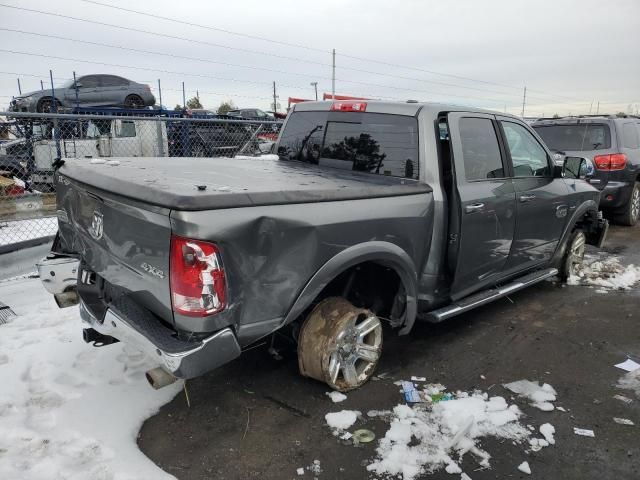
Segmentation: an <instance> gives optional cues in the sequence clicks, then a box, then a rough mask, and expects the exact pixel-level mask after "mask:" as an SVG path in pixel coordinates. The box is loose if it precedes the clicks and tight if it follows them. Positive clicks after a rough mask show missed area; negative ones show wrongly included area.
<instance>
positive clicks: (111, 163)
mask: <svg viewBox="0 0 640 480" xmlns="http://www.w3.org/2000/svg"><path fill="white" fill-rule="evenodd" d="M107 165H109V166H110V167H117V166H118V165H120V160H109V161H107Z"/></svg>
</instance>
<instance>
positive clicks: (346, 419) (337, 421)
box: [324, 410, 362, 433]
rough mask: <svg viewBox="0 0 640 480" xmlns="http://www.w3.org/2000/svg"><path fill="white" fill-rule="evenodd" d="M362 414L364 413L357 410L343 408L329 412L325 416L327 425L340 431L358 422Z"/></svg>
mask: <svg viewBox="0 0 640 480" xmlns="http://www.w3.org/2000/svg"><path fill="white" fill-rule="evenodd" d="M360 415H362V414H361V413H360V412H359V411H357V410H342V411H340V412H331V413H327V414H326V415H325V416H324V418H325V420H326V421H327V425H329V427H331V428H332V429H334V431H335V433H339V432H341V431H343V430H346V429H347V428H349V427H351V426H352V425H353V424H354V423H356V420H357V419H358V417H359V416H360Z"/></svg>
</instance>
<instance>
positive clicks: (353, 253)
mask: <svg viewBox="0 0 640 480" xmlns="http://www.w3.org/2000/svg"><path fill="white" fill-rule="evenodd" d="M363 262H376V263H379V264H381V265H384V266H387V267H389V268H392V269H393V270H394V271H395V272H396V273H397V274H398V276H399V277H400V280H401V281H402V283H403V286H404V291H405V293H406V310H405V314H404V319H403V320H404V321H403V326H402V328H401V329H400V331H399V334H400V335H404V334H406V333H409V331H410V330H411V327H412V326H413V323H414V321H415V318H416V312H417V302H416V297H417V275H416V269H415V265H414V264H413V261H412V260H411V258H410V257H409V255H407V253H406V252H405V251H404V250H403V249H402V248H400V247H399V246H397V245H395V244H393V243H389V242H380V241H374V242H366V243H361V244H358V245H354V246H351V247H349V248H347V249H345V250H343V251H341V252H340V253H338V254H337V255H336V256H334V257H333V258H331V260H329V261H328V262H327V263H325V264H324V265H323V266H322V267H321V268H320V269H319V270H318V271H317V272H316V273H315V274H314V275H313V277H311V279H310V280H309V281H308V282H307V284H306V285H305V287H304V288H303V289H302V292H300V294H299V295H298V297H297V299H296V301H295V302H294V303H293V306H292V307H291V308H290V309H289V312H288V313H287V315H286V317H285V319H284V322H283V324H285V325H286V324H288V323H291V322H292V321H294V320H295V319H296V318H298V317H299V316H300V315H301V314H302V312H304V311H305V310H306V309H307V308H308V307H309V306H310V305H311V303H312V302H313V301H314V300H315V299H316V298H317V297H318V295H319V294H320V293H321V292H322V290H323V289H324V288H325V287H326V286H327V285H328V284H329V283H330V282H331V281H332V280H334V279H335V278H336V277H337V276H338V275H340V274H341V273H342V272H344V271H345V270H347V269H349V268H351V267H353V266H354V265H358V264H359V263H363Z"/></svg>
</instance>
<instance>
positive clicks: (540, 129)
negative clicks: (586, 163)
mask: <svg viewBox="0 0 640 480" xmlns="http://www.w3.org/2000/svg"><path fill="white" fill-rule="evenodd" d="M533 128H535V130H536V132H537V133H538V135H540V136H541V137H542V139H543V140H544V141H545V143H546V144H547V146H548V147H549V148H550V149H551V150H552V151H554V152H555V153H556V156H557V158H558V159H559V160H561V159H562V158H563V157H564V156H565V155H569V156H572V155H578V156H581V157H585V158H587V159H589V160H591V161H592V162H593V166H594V170H593V175H592V176H591V177H590V178H588V179H587V181H588V182H590V183H591V185H593V186H594V187H596V188H597V189H598V190H600V191H601V192H602V194H601V195H600V207H601V208H602V209H603V210H604V211H605V212H607V213H609V214H610V215H611V217H612V218H613V220H615V221H616V222H618V223H621V224H623V225H635V224H636V223H637V222H638V217H640V117H633V116H630V117H622V118H620V117H613V116H600V117H564V118H554V119H544V120H539V121H537V122H535V123H534V124H533Z"/></svg>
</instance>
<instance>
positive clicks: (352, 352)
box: [327, 314, 382, 388]
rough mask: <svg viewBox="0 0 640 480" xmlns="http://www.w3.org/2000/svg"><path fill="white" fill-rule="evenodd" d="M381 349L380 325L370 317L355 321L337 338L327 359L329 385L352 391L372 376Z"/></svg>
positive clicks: (358, 318) (356, 318) (375, 318)
mask: <svg viewBox="0 0 640 480" xmlns="http://www.w3.org/2000/svg"><path fill="white" fill-rule="evenodd" d="M381 347H382V324H381V323H380V319H379V318H378V317H377V316H375V315H373V314H371V315H369V316H366V315H364V314H362V315H359V316H358V317H354V318H353V320H352V321H351V322H350V325H349V326H348V327H347V328H345V329H344V330H342V332H340V333H339V335H338V337H337V338H336V346H335V350H334V351H333V352H332V353H331V355H330V357H329V366H328V372H327V373H328V376H329V378H328V382H327V383H329V385H331V386H332V387H334V388H344V386H346V387H347V388H355V387H357V386H359V385H361V384H363V383H364V382H365V381H366V380H367V379H368V378H369V376H370V375H371V373H372V372H373V369H374V368H375V366H376V364H377V363H378V360H379V359H380V351H381Z"/></svg>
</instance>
